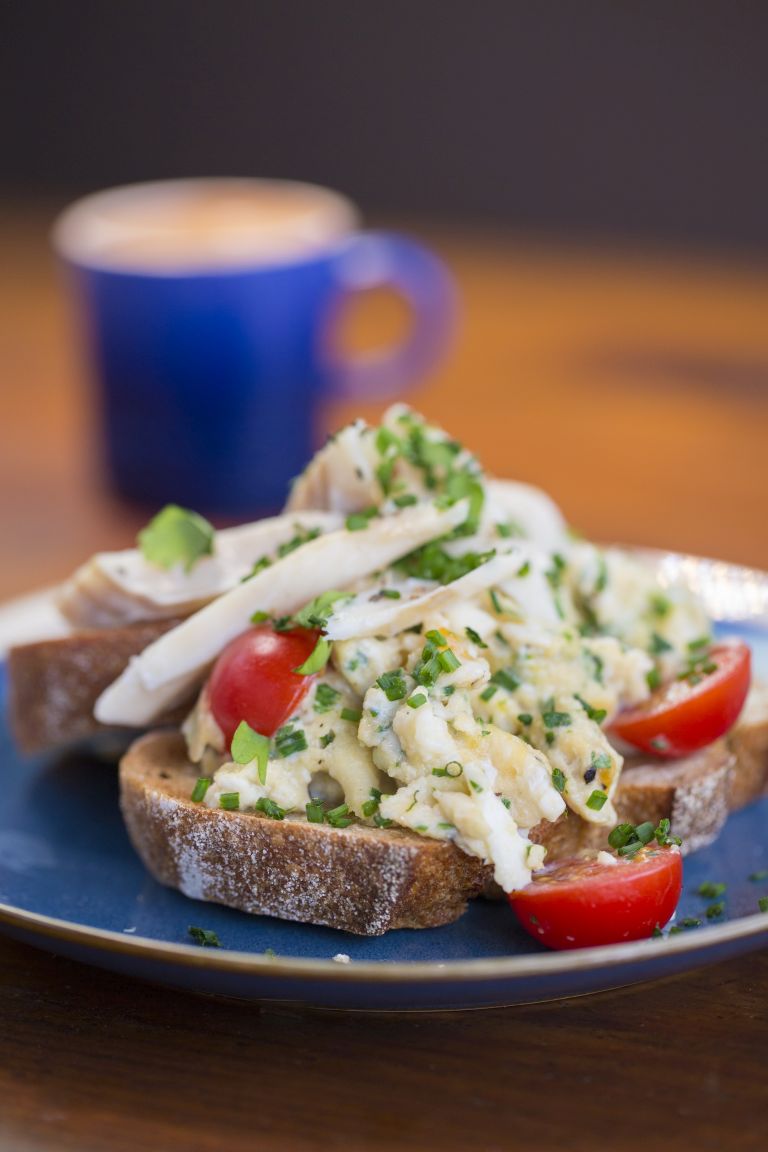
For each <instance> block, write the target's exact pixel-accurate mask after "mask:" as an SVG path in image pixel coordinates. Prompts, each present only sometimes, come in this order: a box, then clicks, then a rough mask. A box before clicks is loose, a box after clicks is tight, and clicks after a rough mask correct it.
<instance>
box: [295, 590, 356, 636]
mask: <svg viewBox="0 0 768 1152" xmlns="http://www.w3.org/2000/svg"><path fill="white" fill-rule="evenodd" d="M351 599H352V593H351V592H337V591H336V590H335V589H333V588H332V589H330V590H329V591H328V592H321V593H320V595H319V596H315V598H314V600H310V602H309V604H305V605H304V607H303V608H302V609H301V611H299V612H297V613H296V615H295V616H294V620H295V622H296V623H297V624H299V625H300V626H301V627H302V628H320V629H323V628H326V627H327V626H328V620H329V619H330V617H331V616H332V615H333V610H334V605H336V604H337V603H338V602H339V600H351Z"/></svg>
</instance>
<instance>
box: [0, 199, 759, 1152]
mask: <svg viewBox="0 0 768 1152" xmlns="http://www.w3.org/2000/svg"><path fill="white" fill-rule="evenodd" d="M49 219H50V212H49V211H48V210H47V209H46V208H45V207H44V206H42V207H41V206H37V207H32V208H30V207H27V206H23V205H20V204H6V205H5V206H4V210H3V211H2V213H1V214H0V251H2V253H3V259H2V263H1V264H0V373H1V374H2V375H1V377H0V530H1V531H2V539H3V541H4V548H3V563H2V566H0V596H2V597H7V596H10V595H12V594H14V593H18V592H21V591H24V590H26V589H28V588H30V587H33V586H35V585H41V584H46V583H49V582H51V581H53V580H55V579H57V578H59V577H61V576H63V575H65V574H66V573H67V572H68V571H69V570H71V569H72V568H73V567H74V566H75V564H76V563H78V561H80V560H81V559H82V558H83V557H85V556H86V555H87V554H88V553H89V552H91V551H93V550H94V549H95V548H97V547H105V546H118V545H123V544H126V543H128V542H130V540H131V539H132V536H133V534H134V533H135V530H136V528H137V527H138V526H139V525H140V524H141V523H142V521H143V520H144V519H145V518H146V517H145V514H144V513H143V512H140V511H137V510H135V509H129V508H125V507H123V506H122V505H121V504H120V503H118V502H117V501H116V500H115V499H113V498H112V497H111V496H110V495H109V493H108V492H106V491H105V490H104V488H103V486H102V484H101V481H100V473H99V466H98V458H97V453H96V452H95V449H94V446H95V444H96V442H97V441H96V433H95V427H94V419H93V416H92V408H91V403H90V396H89V392H88V389H87V386H86V384H85V382H84V380H83V374H82V371H81V367H80V364H79V361H78V356H77V351H76V345H75V341H74V340H73V335H72V325H71V317H70V315H69V312H68V309H67V307H66V302H65V299H64V296H63V294H62V293H61V290H60V284H59V283H58V281H57V279H56V276H55V272H54V268H53V266H52V262H51V259H50V257H49V255H48V253H47V249H46V243H45V232H46V227H47V223H48V221H49ZM422 234H424V230H422ZM429 238H430V239H431V241H432V243H433V244H434V245H435V246H436V247H437V248H438V249H439V250H440V251H441V252H442V253H443V254H444V256H445V257H446V259H447V260H448V261H449V262H450V264H451V265H452V267H453V268H454V270H455V272H456V275H457V278H458V281H459V284H460V286H461V290H462V295H463V298H464V319H463V325H462V329H461V332H460V335H459V337H458V341H457V345H456V349H455V352H454V355H453V357H452V359H451V360H450V361H449V362H448V363H447V364H446V365H445V366H444V367H443V368H442V369H441V371H440V372H439V374H438V376H437V378H436V379H435V381H434V382H432V383H431V384H430V386H429V387H427V388H425V389H424V390H423V391H422V392H421V394H420V395H419V396H418V397H417V398H416V402H417V403H418V404H419V406H420V407H421V408H422V409H423V410H424V411H425V412H426V413H427V414H428V415H429V416H432V417H435V418H438V419H440V420H441V421H442V422H443V423H444V424H445V425H446V426H447V427H448V428H450V429H451V430H452V431H454V432H455V433H457V434H460V435H461V436H462V438H463V439H464V440H465V441H466V442H467V443H468V444H469V445H471V446H472V447H473V448H475V449H476V450H478V452H479V453H480V454H481V455H482V458H483V459H484V461H485V462H486V464H487V467H488V468H489V470H492V471H494V472H496V473H499V474H507V475H511V476H516V477H519V478H522V479H525V480H530V481H532V482H535V483H541V484H543V485H546V487H547V488H548V489H549V490H550V491H551V492H552V493H553V494H554V495H555V496H556V498H557V499H558V500H559V501H560V503H561V504H562V505H563V507H564V508H565V510H566V512H567V514H568V516H569V518H570V520H571V521H572V522H573V523H574V524H576V525H578V526H579V527H580V528H581V529H582V530H583V531H584V532H586V533H587V534H589V535H592V536H595V537H598V538H601V539H604V540H615V539H620V540H624V541H628V542H638V543H647V544H658V545H662V546H669V547H674V548H677V549H682V550H689V551H692V552H699V553H708V554H713V555H718V556H722V557H725V558H727V559H731V560H735V561H740V562H743V563H747V564H755V565H762V566H764V567H768V533H767V532H766V530H765V522H766V521H765V510H766V508H768V323H766V316H768V269H766V268H762V269H761V268H747V267H744V266H738V265H735V264H727V263H714V262H709V263H707V262H704V261H700V262H698V263H694V262H692V261H686V260H683V259H679V258H678V259H672V258H664V259H662V258H658V259H650V258H647V257H640V256H638V255H629V254H624V255H618V254H611V253H606V252H602V253H600V252H583V251H582V252H579V251H569V252H564V251H559V250H558V251H553V250H551V249H543V248H542V249H538V248H536V247H534V246H532V245H530V244H528V245H521V244H519V243H515V242H514V241H513V240H512V239H505V238H503V237H498V236H485V237H483V236H467V235H465V236H461V235H444V234H442V233H436V234H434V235H432V236H431V237H429ZM398 322H399V317H398V315H397V312H396V310H395V309H393V308H392V307H391V306H390V304H388V303H387V302H386V301H381V300H377V301H371V302H369V305H367V306H366V307H364V308H363V309H362V310H361V314H360V315H359V316H358V317H357V325H356V329H357V336H356V339H364V340H367V339H381V338H386V336H387V335H388V334H389V333H390V332H391V331H392V330H393V328H395V327H396V326H397V324H398ZM361 408H362V412H363V414H365V415H371V416H373V415H375V410H373V409H370V408H369V407H367V406H365V405H363V406H361ZM350 414H351V412H337V413H335V420H336V421H337V422H338V421H340V420H341V419H342V418H345V417H346V416H348V415H350ZM767 999H768V954H766V953H758V954H754V955H752V956H748V957H745V958H743V959H741V960H736V961H733V962H731V963H728V964H724V965H721V966H719V967H717V968H713V969H710V970H705V971H701V972H695V973H692V974H690V975H688V976H684V977H680V978H678V979H675V980H673V981H668V982H666V983H661V984H656V985H652V986H647V987H638V988H633V989H626V990H623V991H619V992H614V993H610V994H604V995H599V996H593V997H590V998H586V999H581V1000H572V1001H564V1002H559V1003H552V1004H543V1005H533V1006H528V1007H524V1008H516V1009H506V1010H498V1011H489V1012H476V1013H467V1014H463V1015H458V1014H454V1015H444V1016H432V1017H427V1016H411V1017H393V1016H344V1015H338V1014H332V1013H317V1012H306V1013H302V1012H286V1011H277V1010H275V1009H264V1010H261V1009H259V1008H256V1007H251V1006H247V1005H242V1004H236V1003H232V1002H218V1001H213V1000H209V999H202V998H196V997H193V996H188V995H184V994H181V993H177V992H171V991H166V990H163V989H158V988H154V987H150V986H147V985H143V984H140V983H135V982H131V981H128V980H123V979H120V978H118V977H116V976H111V975H108V974H105V973H101V972H97V971H93V970H91V969H88V968H84V967H81V966H79V965H77V964H74V963H72V962H69V961H65V960H63V959H59V958H56V957H52V956H49V955H45V954H43V953H38V952H36V951H34V950H32V949H29V948H26V947H22V946H21V945H18V944H15V943H10V942H8V941H5V940H2V939H0V1027H2V1037H3V1042H2V1048H1V1049H0V1050H1V1051H2V1055H0V1148H2V1149H13V1150H14V1152H27V1150H32V1149H35V1150H37V1149H46V1150H48V1149H60V1148H67V1149H70V1148H71V1149H78V1150H80V1152H86V1150H88V1149H92V1148H93V1149H96V1148H105V1149H115V1150H116V1149H130V1150H131V1152H134V1150H135V1149H137V1148H140V1149H144V1148H152V1149H155V1148H177V1147H178V1148H183V1149H185V1150H186V1149H218V1148H234V1149H239V1148H243V1149H245V1148H258V1149H275V1150H283V1149H285V1150H292V1152H294V1150H296V1152H298V1150H304V1149H314V1148H329V1149H334V1148H355V1149H358V1148H359V1149H389V1148H395V1147H398V1148H402V1149H420V1150H422V1149H436V1150H437V1149H442V1150H447V1149H457V1150H458V1149H462V1150H466V1152H472V1150H474V1149H484V1150H491V1149H504V1148H509V1147H517V1146H520V1147H522V1146H525V1147H529V1148H533V1149H538V1150H548V1149H559V1148H566V1149H574V1150H581V1149H584V1150H585V1152H587V1150H594V1149H602V1148H611V1149H615V1148H616V1147H617V1146H623V1145H626V1144H627V1143H629V1142H632V1143H633V1144H636V1143H642V1144H644V1145H653V1146H654V1147H656V1148H661V1149H667V1148H670V1149H671V1148H679V1147H690V1148H696V1149H713V1150H714V1149H718V1150H719V1149H753V1148H754V1149H758V1148H760V1149H763V1148H764V1147H765V1143H766V1138H768V1090H766V1086H765V1066H766V1062H768V1032H767V1031H766V1027H765V1004H766V1000H767Z"/></svg>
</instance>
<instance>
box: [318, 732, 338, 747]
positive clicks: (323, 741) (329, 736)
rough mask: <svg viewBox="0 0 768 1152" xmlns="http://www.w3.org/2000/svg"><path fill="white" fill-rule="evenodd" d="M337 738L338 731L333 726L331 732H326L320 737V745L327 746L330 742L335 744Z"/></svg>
mask: <svg viewBox="0 0 768 1152" xmlns="http://www.w3.org/2000/svg"><path fill="white" fill-rule="evenodd" d="M335 739H336V733H335V732H334V730H333V728H331V730H330V732H326V733H325V735H324V736H321V737H320V747H321V748H327V747H328V745H329V744H333V742H334V740H335Z"/></svg>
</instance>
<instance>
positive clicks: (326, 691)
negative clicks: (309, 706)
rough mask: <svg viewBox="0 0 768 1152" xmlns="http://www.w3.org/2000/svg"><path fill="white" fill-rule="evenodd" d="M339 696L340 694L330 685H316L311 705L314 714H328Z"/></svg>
mask: <svg viewBox="0 0 768 1152" xmlns="http://www.w3.org/2000/svg"><path fill="white" fill-rule="evenodd" d="M340 696H341V692H337V690H336V689H335V688H332V687H331V685H330V684H318V686H317V688H316V689H315V702H314V704H313V708H314V710H315V712H330V710H331V708H333V706H334V704H335V703H336V701H337V700H338V699H339V697H340Z"/></svg>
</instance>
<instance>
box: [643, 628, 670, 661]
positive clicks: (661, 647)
mask: <svg viewBox="0 0 768 1152" xmlns="http://www.w3.org/2000/svg"><path fill="white" fill-rule="evenodd" d="M648 650H649V651H650V653H651V655H652V656H661V654H662V652H671V651H672V645H671V644H670V642H669V640H665V639H664V637H663V636H660V635H659V633H658V632H652V633H651V643H650V644H649V646H648Z"/></svg>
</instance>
